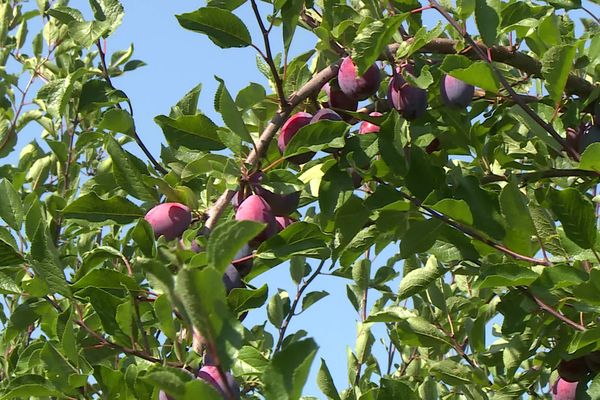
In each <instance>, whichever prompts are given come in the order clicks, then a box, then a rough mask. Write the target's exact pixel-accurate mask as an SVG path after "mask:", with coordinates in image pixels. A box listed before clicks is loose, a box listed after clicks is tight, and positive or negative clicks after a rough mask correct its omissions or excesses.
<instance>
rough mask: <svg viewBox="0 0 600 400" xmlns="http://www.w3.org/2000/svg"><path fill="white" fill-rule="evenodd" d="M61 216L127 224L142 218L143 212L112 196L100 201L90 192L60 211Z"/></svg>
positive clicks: (125, 200) (129, 203)
mask: <svg viewBox="0 0 600 400" xmlns="http://www.w3.org/2000/svg"><path fill="white" fill-rule="evenodd" d="M62 214H63V215H64V217H65V218H67V219H80V220H84V221H88V222H107V221H114V222H115V223H117V224H128V223H130V222H133V221H135V220H136V219H138V218H140V217H143V216H144V210H142V209H141V208H139V207H138V206H136V205H135V204H133V203H132V202H131V201H129V200H127V199H125V198H123V197H120V196H113V197H109V198H108V199H102V198H100V197H98V195H97V194H96V193H94V192H90V193H88V194H85V195H83V196H81V197H79V198H77V199H75V201H73V202H72V203H70V204H69V205H67V206H66V207H65V208H64V209H63V210H62Z"/></svg>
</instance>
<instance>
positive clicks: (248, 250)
mask: <svg viewBox="0 0 600 400" xmlns="http://www.w3.org/2000/svg"><path fill="white" fill-rule="evenodd" d="M275 223H277V221H275ZM251 254H252V247H250V245H245V246H244V247H242V249H241V250H240V251H238V253H237V254H236V255H235V257H233V261H234V262H233V265H234V266H235V268H236V269H237V270H238V271H239V273H240V274H241V275H242V276H246V275H248V273H249V272H250V270H251V269H252V258H249V259H247V260H244V261H237V260H240V259H242V258H245V257H248V256H249V255H251Z"/></svg>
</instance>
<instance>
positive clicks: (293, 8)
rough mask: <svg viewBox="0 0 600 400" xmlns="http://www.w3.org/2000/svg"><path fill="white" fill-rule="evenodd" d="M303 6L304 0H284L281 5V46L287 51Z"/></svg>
mask: <svg viewBox="0 0 600 400" xmlns="http://www.w3.org/2000/svg"><path fill="white" fill-rule="evenodd" d="M303 8H304V0H286V1H285V4H284V5H283V7H281V20H282V22H283V48H284V49H285V52H286V53H287V52H288V51H289V49H290V45H291V44H292V38H293V37H294V32H296V25H298V17H300V12H301V11H302V9H303Z"/></svg>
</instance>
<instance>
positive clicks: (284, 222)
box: [275, 216, 296, 232]
mask: <svg viewBox="0 0 600 400" xmlns="http://www.w3.org/2000/svg"><path fill="white" fill-rule="evenodd" d="M275 221H277V231H278V232H281V231H282V230H284V229H285V228H287V227H288V226H290V225H291V224H293V223H294V222H296V221H295V220H293V219H292V218H290V217H286V216H278V217H275Z"/></svg>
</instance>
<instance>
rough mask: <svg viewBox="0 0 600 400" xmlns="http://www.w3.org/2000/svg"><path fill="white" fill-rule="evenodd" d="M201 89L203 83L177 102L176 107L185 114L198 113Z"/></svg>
mask: <svg viewBox="0 0 600 400" xmlns="http://www.w3.org/2000/svg"><path fill="white" fill-rule="evenodd" d="M201 91H202V84H201V83H199V84H198V85H196V86H194V87H193V88H192V89H191V90H190V91H189V92H187V93H186V94H185V95H184V96H183V97H182V98H181V100H179V101H178V102H177V104H176V105H175V107H176V109H177V110H178V111H179V112H181V113H182V114H183V115H196V114H197V113H198V100H199V99H200V92H201Z"/></svg>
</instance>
